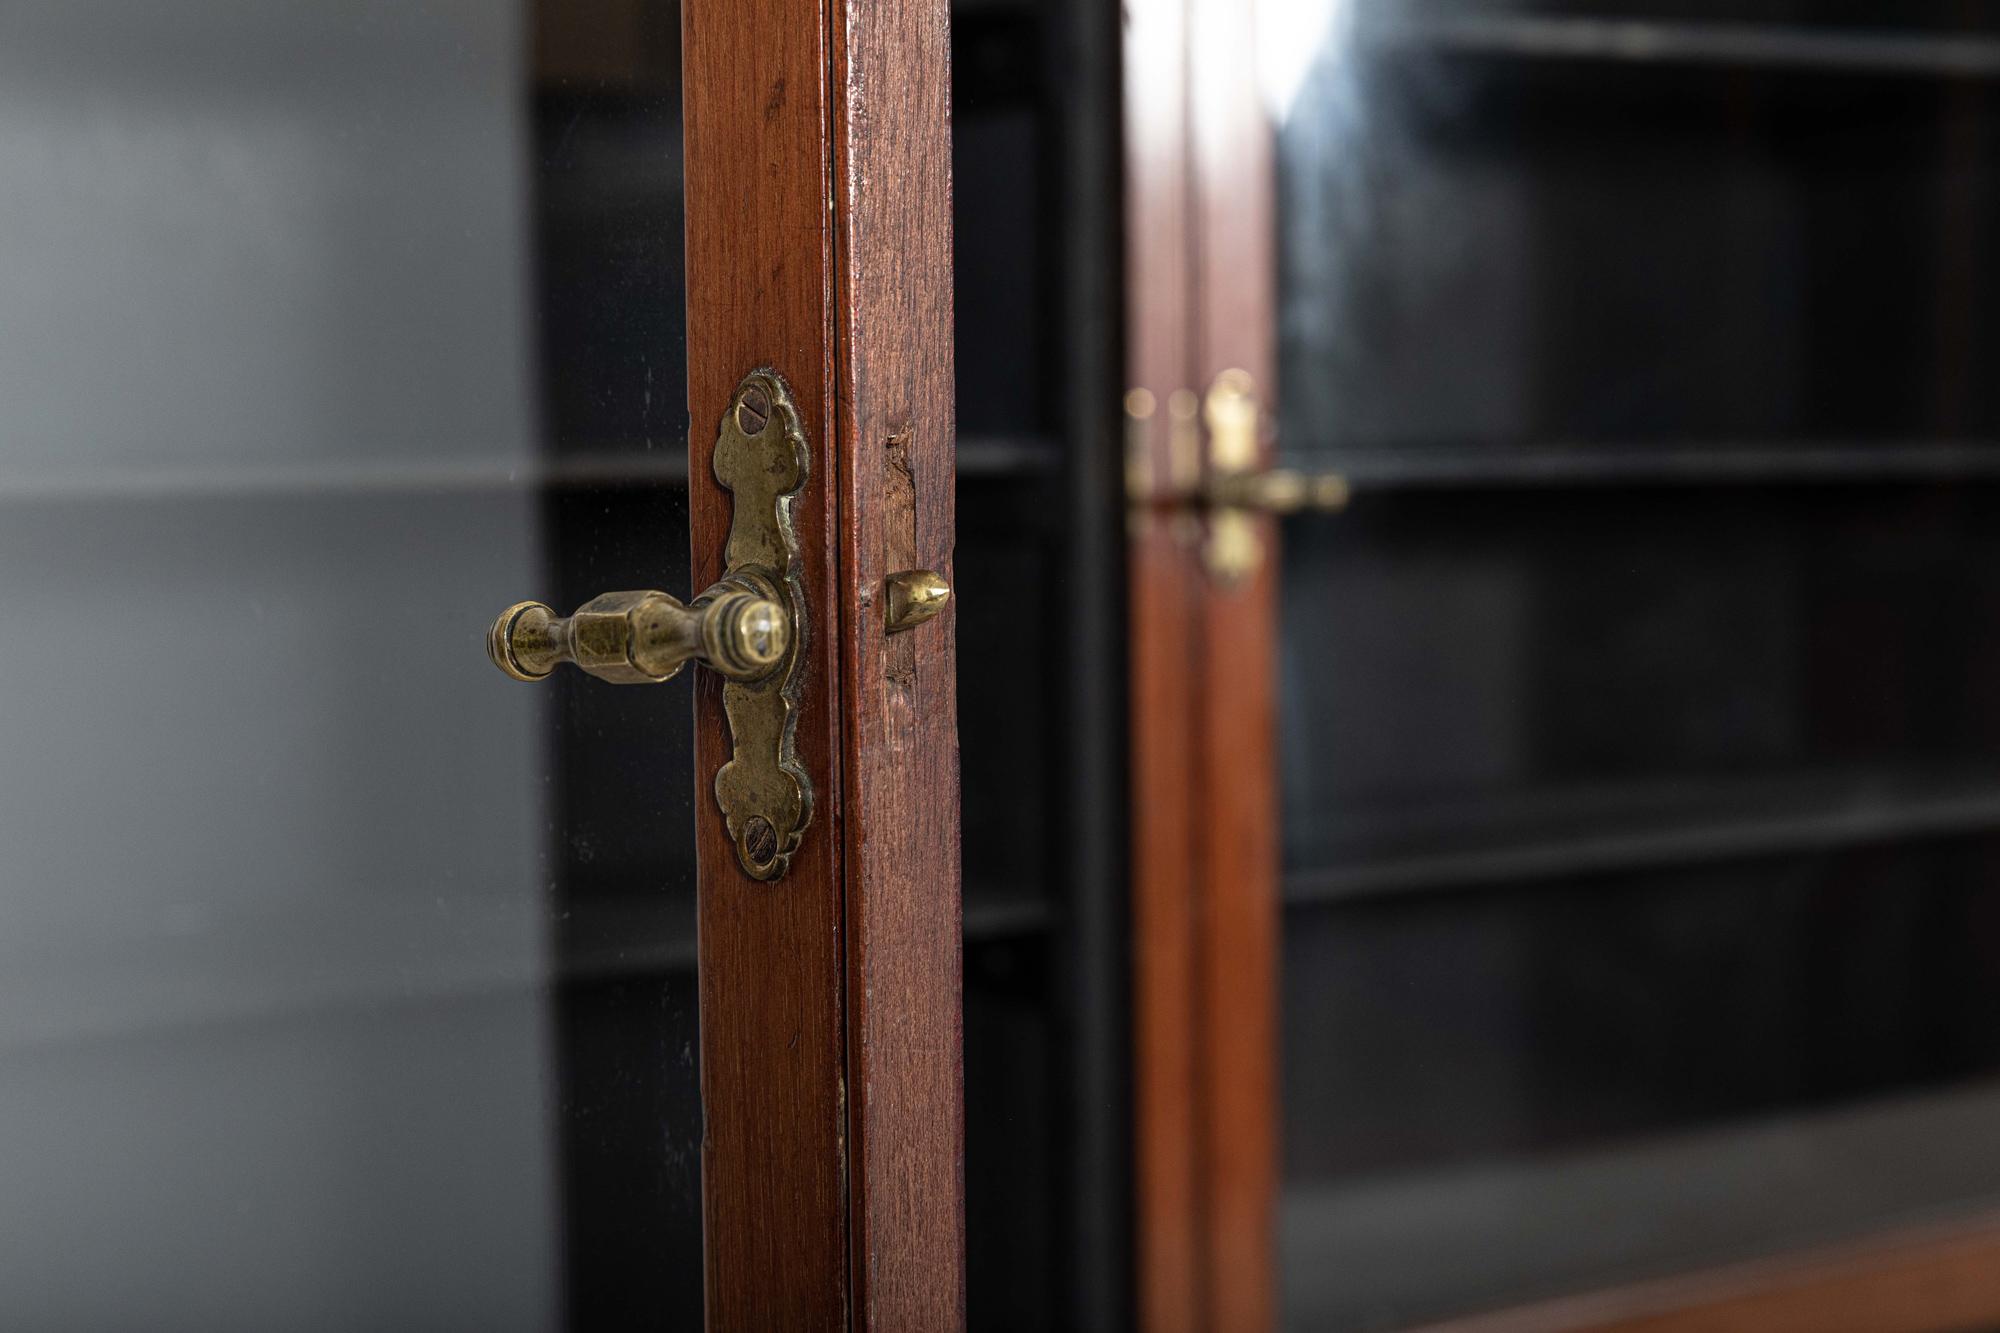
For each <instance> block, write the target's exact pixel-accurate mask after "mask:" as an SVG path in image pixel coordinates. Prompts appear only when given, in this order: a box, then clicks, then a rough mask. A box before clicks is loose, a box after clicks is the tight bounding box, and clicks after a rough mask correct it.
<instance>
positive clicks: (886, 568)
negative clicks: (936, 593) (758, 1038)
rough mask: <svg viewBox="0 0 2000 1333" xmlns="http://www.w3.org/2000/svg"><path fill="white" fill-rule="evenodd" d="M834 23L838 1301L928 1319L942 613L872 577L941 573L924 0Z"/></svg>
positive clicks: (952, 1291) (954, 958)
mask: <svg viewBox="0 0 2000 1333" xmlns="http://www.w3.org/2000/svg"><path fill="white" fill-rule="evenodd" d="M833 34H834V74H835V87H836V102H835V116H834V142H833V150H834V155H833V162H834V193H833V201H834V214H835V218H836V235H837V237H838V243H837V248H836V251H835V265H834V272H835V301H834V305H835V309H836V311H837V312H838V318H839V333H838V336H837V338H836V349H837V357H836V363H835V394H836V399H837V401H838V402H839V403H840V413H839V423H838V431H839V449H838V453H839V476H838V483H837V484H838V486H839V490H840V497H841V504H842V506H843V521H842V524H841V540H842V549H841V568H842V580H841V589H840V597H841V605H840V615H841V632H840V649H841V656H842V677H843V698H842V706H843V710H844V716H843V718H842V719H841V722H842V727H843V731H844V739H845V743H846V747H847V751H846V786H847V799H846V801H845V805H844V814H843V825H842V829H841V834H842V841H843V843H844V846H845V852H846V861H847V931H848V957H847V993H848V1014H847V1037H848V1074H849V1081H848V1124H849V1127H850V1133H851V1136H852V1138H851V1142H850V1145H849V1148H850V1151H849V1156H848V1164H849V1180H850V1190H851V1211H852V1228H853V1232H852V1236H853V1239H852V1250H851V1253H852V1264H853V1289H854V1303H855V1313H856V1320H855V1322H856V1325H857V1326H859V1327H867V1328H881V1329H911V1330H917V1329H924V1330H930V1329H939V1330H949V1329H952V1328H957V1327H962V1326H963V1324H964V1321H965V1183H964V1166H963V1159H964V1124H963V1122H964V1108H963V1103H962V1092H961V1089H962V1086H963V1078H962V1070H961V1058H962V1057H961V1036H960V1033H961V1019H960V1001H959V993H960V970H961V962H960V948H961V945H960V925H959V888H960V886H959V842H958V828H959V819H958V731H957V702H956V692H955V675H954V672H955V665H954V659H953V651H952V644H953V635H954V632H955V626H956V613H955V610H954V608H953V607H952V606H950V605H947V607H946V609H945V611H944V613H943V614H942V615H940V616H939V617H938V618H937V619H935V620H932V621H930V622H928V623H926V624H924V625H922V626H920V627H918V628H916V629H914V630H911V631H908V632H905V633H900V634H896V635H893V636H892V635H890V634H888V633H887V631H886V629H885V627H884V612H885V610H886V605H885V601H884V597H883V585H884V580H885V579H886V578H887V577H888V576H889V575H890V574H892V573H895V572H897V571H899V570H906V569H918V568H921V569H933V570H937V571H939V572H940V573H943V574H944V575H945V576H946V577H947V578H949V577H950V575H951V556H952V542H953V510H952V506H953V493H954V480H953V475H952V460H953V455H954V447H953V437H954V433H955V429H956V427H955V417H954V411H953V368H952V281H951V279H952V271H951V262H952V254H951V235H952V230H951V128H950V117H951V105H950V95H951V80H950V77H949V75H950V68H951V40H950V25H949V15H948V10H947V4H946V0H899V3H896V4H881V3H876V2H873V0H844V2H843V3H842V4H841V5H840V6H838V7H837V8H836V10H835V13H834V28H833ZM982 614H988V615H993V614H1000V612H999V609H998V608H993V607H988V608H984V609H983V611H982Z"/></svg>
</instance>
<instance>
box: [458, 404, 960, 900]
mask: <svg viewBox="0 0 2000 1333" xmlns="http://www.w3.org/2000/svg"><path fill="white" fill-rule="evenodd" d="M711 470H712V471H713V472H714V473H715V480H716V484H717V485H719V486H721V487H722V489H723V490H725V491H727V492H729V495H730V516H729V541H728V544H727V546H726V547H725V548H724V550H723V556H722V567H723V569H724V571H725V572H724V574H723V576H722V578H721V580H720V581H719V582H717V583H716V584H715V585H714V586H713V587H711V588H709V589H708V590H707V591H705V592H703V593H702V594H701V595H700V596H699V597H696V598H695V599H694V601H693V602H691V603H688V604H686V605H683V604H682V603H681V602H680V601H679V600H678V599H677V598H673V597H669V596H667V594H665V593H663V592H651V591H639V592H608V593H605V594H604V595H603V596H602V597H593V598H592V599H591V600H589V601H588V602H585V603H584V604H583V605H582V606H580V607H578V608H577V611H576V614H575V615H571V616H558V615H557V614H556V613H555V611H554V610H552V609H551V608H549V607H547V606H544V605H543V604H542V603H540V602H517V603H515V604H514V605H513V606H510V607H508V608H507V609H506V610H505V611H503V612H501V613H500V618H499V619H498V620H496V621H494V622H493V628H492V629H491V630H490V631H488V633H487V635H486V653H487V656H489V657H491V658H492V659H493V665H495V666H497V667H499V668H500V669H501V670H502V671H504V672H506V673H507V674H508V675H509V676H512V677H513V678H514V679H515V680H528V681H534V680H546V679H548V677H549V676H550V674H552V673H553V672H554V671H555V669H556V668H557V667H559V666H561V665H562V664H563V663H564V662H568V663H571V664H572V665H574V666H576V667H579V668H581V669H582V670H584V671H587V672H589V673H590V674H591V675H593V676H596V677H597V678H598V679H599V680H608V681H611V682H613V683H614V684H619V685H650V684H655V683H657V682H659V681H663V680H668V679H671V678H672V677H673V676H675V675H677V674H679V672H680V670H681V668H683V667H685V666H686V665H687V664H688V663H689V662H700V663H701V664H702V665H703V666H706V667H708V668H709V669H710V670H712V671H714V672H715V673H716V674H717V675H719V676H721V677H722V678H723V680H724V682H725V683H724V684H723V686H722V712H723V718H724V720H725V722H726V723H727V725H728V728H729V750H730V757H729V762H727V763H725V764H723V765H722V767H721V768H720V769H718V770H717V771H716V774H715V803H716V805H717V807H719V808H720V810H721V812H722V818H723V823H724V826H725V827H726V828H727V829H728V831H729V839H730V841H731V842H733V843H734V844H735V845H736V859H737V862H738V864H740V865H741V866H742V867H743V873H744V874H746V875H748V876H750V877H751V878H752V879H756V880H762V881H764V882H766V883H770V882H773V881H776V880H779V879H782V878H784V875H785V870H786V868H787V867H788V866H790V865H791V863H792V856H793V854H794V853H795V852H797V851H798V849H799V844H800V839H802V838H803V837H804V836H805V831H806V827H807V826H808V825H809V824H811V823H812V811H813V789H812V779H811V778H810V777H809V776H808V775H807V773H806V769H805V765H804V764H803V763H801V762H800V761H799V756H798V747H797V744H796V738H795V735H794V733H795V731H796V730H797V722H798V709H799V695H800V693H801V692H802V691H803V690H804V688H805V685H806V679H807V671H806V657H807V652H808V649H809V648H810V646H811V644H810V640H811V637H812V622H811V616H810V612H809V609H808V608H809V607H810V605H811V602H810V600H809V599H808V598H807V596H806V586H805V561H804V556H803V551H802V548H801V546H800V543H799V535H798V530H797V526H796V524H795V523H794V521H793V518H792V508H793V505H794V504H795V502H796V501H797V499H798V497H799V495H800V493H801V492H802V491H804V489H805V487H806V485H807V483H808V482H809V481H810V480H811V477H812V454H811V451H810V450H808V449H807V447H806V436H805V426H804V421H803V419H802V418H801V416H800V414H799V409H798V404H797V403H795V402H794V401H793V400H792V395H791V390H790V389H788V388H787V387H786V386H785V381H784V379H783V378H782V377H781V376H780V375H779V374H778V372H777V371H775V370H771V369H761V370H753V371H751V372H750V373H749V374H747V375H745V376H744V377H743V379H742V380H741V381H740V382H739V383H738V384H737V386H736V393H735V394H734V395H733V396H732V398H731V399H730V403H729V407H728V408H727V409H726V410H725V411H724V412H723V414H722V422H721V426H720V428H719V429H718V430H717V432H716V437H715V449H714V452H713V454H712V456H711ZM940 582H942V580H940ZM931 601H932V602H935V603H936V605H942V598H941V597H937V596H932V597H931ZM935 609H936V606H935V605H933V606H931V607H930V610H931V611H932V612H934V611H935ZM921 618H923V617H922V616H921V615H917V614H915V613H912V616H911V619H910V621H909V623H911V624H915V623H916V622H917V620H918V619H921Z"/></svg>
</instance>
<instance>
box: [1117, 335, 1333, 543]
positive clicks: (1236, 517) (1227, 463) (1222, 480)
mask: <svg viewBox="0 0 2000 1333" xmlns="http://www.w3.org/2000/svg"><path fill="white" fill-rule="evenodd" d="M1195 401H1196V399H1195V397H1194V395H1193V394H1192V393H1189V392H1188V391H1187V390H1185V389H1178V390H1175V391H1174V393H1173V394H1172V395H1170V397H1169V416H1170V417H1171V418H1172V421H1171V422H1170V424H1169V430H1168V449H1169V455H1170V461H1171V463H1172V466H1170V468H1169V473H1170V475H1171V476H1172V478H1173V480H1172V481H1171V483H1170V484H1169V485H1168V486H1166V487H1165V488H1158V487H1155V486H1153V485H1152V484H1151V483H1150V471H1149V469H1148V468H1146V467H1145V466H1144V462H1143V456H1142V455H1140V454H1139V453H1138V451H1137V450H1136V449H1128V455H1129V457H1128V466H1127V470H1126V485H1127V488H1128V490H1129V492H1130V500H1131V503H1132V506H1133V509H1134V512H1135V513H1138V512H1144V511H1150V510H1171V511H1175V512H1178V513H1181V514H1189V513H1194V514H1198V515H1200V518H1199V519H1198V520H1196V522H1195V524H1194V530H1196V531H1198V532H1200V533H1201V534H1202V536H1201V542H1202V555H1203V559H1204V561H1205V562H1206V564H1207V565H1208V568H1209V571H1210V572H1211V573H1213V574H1214V575H1215V576H1216V577H1217V578H1219V579H1222V580H1223V581H1225V582H1234V581H1236V580H1239V579H1242V578H1245V577H1247V576H1248V575H1250V574H1252V573H1254V572H1256V570H1257V569H1258V567H1259V566H1260V565H1261V564H1262V563H1263V561H1264V540H1263V537H1262V535H1261V527H1260V524H1259V523H1258V521H1257V515H1259V514H1295V513H1299V512H1300V511H1302V510H1320V511H1325V512H1331V511H1337V510H1341V509H1345V508H1346V507H1347V502H1348V500H1349V498H1350V491H1349V487H1348V484H1347V478H1345V477H1343V476H1341V475H1340V474H1339V473H1337V472H1325V473H1308V472H1298V471H1294V470H1293V469H1290V468H1265V467H1261V466H1260V459H1261V456H1262V452H1263V450H1262V444H1263V431H1264V413H1263V408H1262V406H1261V405H1260V404H1259V403H1258V401H1257V386H1256V383H1255V382H1254V381H1253V380H1252V379H1251V378H1250V376H1249V375H1248V374H1247V373H1245V372H1244V371H1241V370H1225V371H1223V372H1222V373H1221V374H1220V375H1217V376H1216V377H1215V382H1214V383H1213V384H1211V385H1210V386H1209V389H1208V393H1207V394H1206V395H1204V396H1203V397H1202V398H1201V399H1200V404H1201V410H1200V415H1201V419H1202V425H1203V426H1204V427H1205V428H1206V432H1207V439H1208V450H1207V466H1206V467H1205V468H1198V469H1196V470H1190V469H1189V467H1188V466H1187V463H1186V459H1187V457H1188V456H1189V455H1190V452H1191V450H1190V446H1189V444H1188V440H1189V438H1190V436H1191V434H1192V432H1193V420H1194V415H1195V412H1194V403H1195ZM1125 410H1126V417H1127V420H1128V422H1131V423H1133V424H1134V425H1135V426H1143V423H1144V422H1145V420H1146V419H1148V418H1150V417H1151V415H1152V411H1153V396H1152V395H1151V394H1150V393H1146V392H1145V391H1144V390H1134V391H1133V392H1132V393H1129V394H1127V395H1126V400H1125ZM1140 438H1141V437H1140V434H1139V432H1138V431H1137V430H1135V431H1134V432H1133V439H1134V441H1135V443H1136V442H1137V441H1138V440H1139V439H1140Z"/></svg>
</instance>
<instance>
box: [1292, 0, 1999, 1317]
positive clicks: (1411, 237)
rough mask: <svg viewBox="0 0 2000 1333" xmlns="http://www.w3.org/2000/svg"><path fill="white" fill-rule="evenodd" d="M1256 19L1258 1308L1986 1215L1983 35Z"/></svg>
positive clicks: (1465, 12)
mask: <svg viewBox="0 0 2000 1333" xmlns="http://www.w3.org/2000/svg"><path fill="white" fill-rule="evenodd" d="M1280 8H1282V9H1285V10H1287V11H1288V15H1287V19H1286V22H1285V24H1282V25H1280V26H1279V27H1278V29H1277V31H1278V32H1280V33H1282V34H1283V35H1284V36H1285V37H1286V38H1287V39H1288V40H1287V41H1280V42H1276V43H1274V44H1273V45H1272V48H1271V49H1272V50H1273V51H1274V52H1275V53H1276V55H1277V58H1276V59H1274V60H1273V61H1272V63H1271V65H1270V68H1269V69H1268V70H1267V71H1266V72H1267V73H1268V74H1270V75H1271V79H1270V84H1269V89H1268V91H1269V92H1270V95H1271V100H1272V106H1273V110H1274V113H1275V114H1276V115H1277V117H1278V121H1279V125H1280V131H1279V135H1280V138H1279V172H1280V201H1281V208H1280V222H1279V227H1280V233H1279V238H1278V243H1279V251H1280V255H1281V261H1280V262H1281V276H1282V284H1281V303H1282V309H1281V324H1282V328H1281V369H1282V375H1281V382H1280V384H1279V386H1278V397H1279V398H1280V400H1281V407H1282V412H1281V438H1282V440H1283V449H1284V452H1285V453H1286V454H1287V456H1288V458H1289V460H1290V461H1292V462H1294V463H1296V464H1299V465H1303V466H1310V467H1333V468H1338V469H1341V470H1344V471H1346V472H1347V473H1348V474H1349V476H1350V478H1351V479H1352V480H1353V482H1354V486H1355V492H1354V493H1355V498H1354V502H1353V505H1352V507H1351V509H1350V510H1349V511H1348V512H1346V513H1344V514H1341V515H1337V516H1329V517H1314V518H1301V519H1297V520H1294V521H1292V522H1291V523H1290V524H1289V525H1288V527H1287V528H1286V532H1285V539H1286V551H1285V557H1284V589H1285V591H1284V597H1285V615H1284V617H1283V624H1284V626H1285V631H1284V633H1285V640H1284V644H1283V679H1282V683H1281V690H1282V704H1281V706H1282V709H1283V713H1282V716H1283V719H1284V725H1283V727H1281V728H1280V736H1281V745H1282V751H1283V765H1284V821H1285V827H1284V845H1285V864H1286V896H1287V907H1286V926H1285V931H1286V936H1285V940H1286V943H1285V967H1286V979H1285V991H1284V996H1285V1055H1284V1059H1285V1064H1284V1078H1285V1109H1284V1121H1285V1134H1286V1143H1285V1154H1286V1161H1285V1169H1286V1199H1285V1209H1284V1218H1283V1243H1284V1265H1285V1298H1286V1301H1287V1320H1288V1323H1289V1324H1291V1326H1294V1327H1299V1328H1326V1327H1333V1328H1338V1327H1378V1326H1400V1325H1402V1324H1404V1323H1406V1322H1409V1321H1413V1320H1420V1319H1425V1318H1430V1317H1438V1316H1445V1315H1450V1314H1454V1313H1461V1312H1469V1311H1478V1310H1484V1309H1493V1308H1498V1307H1503V1306H1506V1305H1509V1304H1512V1303H1517V1302H1521V1301H1526V1300H1531V1299H1535V1298H1539V1297H1546V1296H1553V1295H1560V1294H1566V1293H1571V1292H1576V1291H1582V1290H1588V1289H1591V1288H1596V1287H1602V1286H1606V1285H1611V1284H1614V1283H1617V1282H1621V1281H1625V1280H1629V1279H1633V1278H1637V1277H1643V1276H1654V1275H1661V1274H1668V1273H1674V1272H1680V1271H1687V1270H1690V1269H1693V1268H1696V1267H1699V1266H1704V1265H1709V1264H1715V1263H1720V1262H1726V1261H1730V1260H1735V1259H1740V1258H1745V1257H1749V1256H1753V1255H1759V1254H1767V1253H1773V1252H1777V1251H1780V1250H1784V1249H1788V1248H1793V1247H1797V1246H1802V1245H1808V1244H1814V1243H1819V1242H1825V1241H1831V1240H1836V1239H1841V1238H1848V1237H1854V1236H1859V1235H1864V1234H1867V1233H1870V1232H1874V1231H1879V1230H1881V1229H1883V1228H1885V1227H1890V1226H1895V1225H1901V1224H1906V1223H1910V1222H1912V1221H1915V1220H1919V1219H1930V1218H1934V1217H1939V1216H1951V1215H1953V1214H1954V1213H1957V1212H1963V1211H1966V1210H1974V1209H1979V1208H1983V1207H1988V1206H1991V1204H1992V1203H1993V1202H1994V1201H1995V1200H1996V1199H2000V1158H1995V1157H1994V1155H1993V1154H1992V1153H1991V1152H1990V1151H1988V1145H1990V1144H1991V1143H1993V1142H1996V1141H2000V1091H1996V1089H2000V1045H1996V1044H1995V1042H1994V1041H1993V1040H1992V1038H1991V1034H1990V1032H1988V1031H1987V1030H1986V1029H1988V1028H1990V1023H1987V1022H1986V1021H1985V1016H1986V1015H1989V1014H1991V1013H1992V1012H1993V1010H1994V1008H1995V1006H1996V1004H2000V952H1996V951H1995V950H1994V949H1992V948H1991V947H1989V946H1988V944H1986V943H1985V941H1989V940H1991V939H1992V938H1994V930H1993V926H1994V922H1995V920H1996V914H2000V862H1996V860H1995V853H1996V850H2000V687H1996V684H1995V682H1996V681H2000V630H1996V629H1995V628H1994V627H1995V626H2000V581H1996V580H1995V578H1994V577H1993V576H1992V575H1991V574H1990V572H1989V571H1991V570H1992V569H1994V568H1995V567H1996V565H1997V564H2000V562H1996V559H1995V557H1996V556H2000V551H1995V550H1994V549H1993V537H1992V534H1993V533H1994V532H1995V531H2000V526H1996V520H2000V513H1996V512H1995V505H1996V503H2000V501H1996V498H1995V497H1996V492H1995V491H1994V489H1993V480H1994V479H1995V478H1996V477H2000V444H1996V443H1995V441H1996V440H2000V397H1996V396H1995V394H1994V392H1993V383H1992V376H1991V375H1990V374H1988V373H1987V371H1986V369H1985V368H1986V367H1989V366H1990V365H1991V364H1993V362H1994V361H1995V359H1996V357H2000V341H1996V339H2000V323H1996V322H1995V321H1994V320H1993V318H1992V316H1991V313H1990V312H1991V311H1992V310H1994V309H1996V308H2000V299H1996V298H2000V285H1996V284H2000V264H1995V263H1994V262H1991V251H1990V247H1989V246H1988V245H1987V244H1986V242H1985V238H1986V237H1987V236H1988V235H1989V234H1990V233H1992V231H1993V225H1992V224H1993V223H1994V221H1995V215H1994V209H1995V208H1996V206H2000V176H1996V174H1995V170H1994V158H1993V155H1992V153H1991V152H1990V151H1988V140H1989V139H1990V137H1991V136H1992V135H1993V134H1994V133H1995V132H1996V130H2000V116H1996V112H2000V101H1996V100H1995V99H1996V94H2000V26H1996V24H1995V23H1994V22H1993V20H1992V19H1991V18H1990V17H1989V18H1984V19H1982V18H1979V17H1977V16H1971V17H1967V15H1968V13H1969V11H1967V9H1966V7H1964V6H1954V5H1946V4H1939V5H1912V6H1905V7H1901V8H1899V9H1898V10H1897V13H1896V16H1895V18H1894V21H1893V26H1889V25H1888V24H1889V21H1888V20H1885V19H1883V18H1882V17H1881V9H1880V7H1879V6H1874V7H1862V6H1852V5H1849V6H1841V5H1835V4H1827V3H1804V2H1803V0H1790V2H1782V0H1759V2H1753V3H1734V4H1731V3H1717V2H1710V0H1701V2H1697V0H1654V2H1653V3H1648V4H1645V5H1640V4H1636V3H1633V4H1624V3H1610V2H1608V0H1607V2H1605V3H1596V4H1592V3H1587V2H1586V0H1576V2H1575V3H1563V4H1557V3H1545V4H1501V3H1458V4H1445V3H1430V4H1391V3H1388V0H1353V3H1351V4H1343V3H1325V2H1319V0H1304V2H1302V3H1299V4H1296V5H1291V6H1281V7H1280ZM1288 51H1289V53H1290V61H1289V63H1287V61H1286V58H1285V57H1286V56H1287V53H1288Z"/></svg>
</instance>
